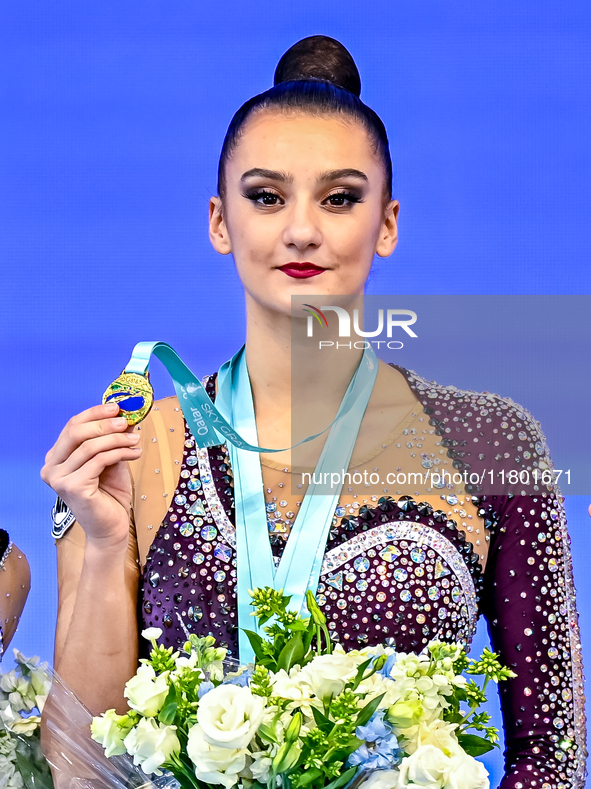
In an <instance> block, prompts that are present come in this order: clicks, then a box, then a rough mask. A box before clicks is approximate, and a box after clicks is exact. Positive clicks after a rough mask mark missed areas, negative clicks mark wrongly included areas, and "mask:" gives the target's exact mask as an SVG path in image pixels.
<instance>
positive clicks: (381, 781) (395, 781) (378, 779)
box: [359, 770, 400, 789]
mask: <svg viewBox="0 0 591 789" xmlns="http://www.w3.org/2000/svg"><path fill="white" fill-rule="evenodd" d="M399 786H400V773H399V772H398V770H376V771H375V772H373V773H371V774H370V776H369V778H368V779H367V780H366V781H364V782H363V783H362V784H360V786H359V789H398V787H399Z"/></svg>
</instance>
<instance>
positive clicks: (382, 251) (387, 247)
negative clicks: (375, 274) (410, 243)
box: [376, 200, 400, 258]
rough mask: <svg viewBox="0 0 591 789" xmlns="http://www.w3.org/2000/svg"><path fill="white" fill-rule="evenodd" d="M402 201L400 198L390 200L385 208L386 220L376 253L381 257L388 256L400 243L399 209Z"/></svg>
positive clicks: (381, 229)
mask: <svg viewBox="0 0 591 789" xmlns="http://www.w3.org/2000/svg"><path fill="white" fill-rule="evenodd" d="M399 210H400V203H399V202H398V200H390V202H389V203H388V205H387V206H386V209H385V214H384V221H383V223H382V227H381V228H380V235H379V237H378V243H377V244H376V254H377V255H379V256H380V257H381V258H387V257H388V256H389V255H391V254H392V252H394V250H395V249H396V244H397V243H398V211H399Z"/></svg>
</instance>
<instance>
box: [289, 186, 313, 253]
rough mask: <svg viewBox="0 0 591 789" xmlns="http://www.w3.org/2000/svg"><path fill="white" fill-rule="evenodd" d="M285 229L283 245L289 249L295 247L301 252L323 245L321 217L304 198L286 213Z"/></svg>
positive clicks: (294, 203) (297, 201)
mask: <svg viewBox="0 0 591 789" xmlns="http://www.w3.org/2000/svg"><path fill="white" fill-rule="evenodd" d="M283 215H284V217H285V220H286V221H285V227H284V229H283V243H284V244H285V246H287V247H294V248H296V249H297V250H298V251H299V252H304V251H305V250H306V249H308V248H310V247H311V248H313V249H315V248H317V247H319V246H320V244H321V243H322V232H321V229H320V225H319V217H318V216H317V214H316V212H315V211H314V206H313V205H312V204H311V202H310V201H309V200H308V199H306V198H305V197H302V198H301V199H298V200H294V202H293V203H292V205H291V206H290V207H289V209H288V210H287V211H285V212H284V214H283Z"/></svg>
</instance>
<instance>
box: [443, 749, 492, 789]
mask: <svg viewBox="0 0 591 789" xmlns="http://www.w3.org/2000/svg"><path fill="white" fill-rule="evenodd" d="M489 786H490V781H489V780H488V772H487V769H486V767H485V766H484V765H483V764H482V762H479V761H478V760H477V759H475V758H474V757H473V756H469V755H468V754H467V753H466V752H465V751H463V750H462V751H460V752H458V753H457V754H455V755H454V756H452V758H451V759H450V768H449V773H448V777H447V781H446V784H445V787H444V789H488V788H489Z"/></svg>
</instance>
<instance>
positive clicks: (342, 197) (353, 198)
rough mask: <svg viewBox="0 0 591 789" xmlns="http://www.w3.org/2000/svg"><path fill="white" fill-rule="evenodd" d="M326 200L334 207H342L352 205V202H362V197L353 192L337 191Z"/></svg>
mask: <svg viewBox="0 0 591 789" xmlns="http://www.w3.org/2000/svg"><path fill="white" fill-rule="evenodd" d="M326 200H327V202H328V204H329V205H331V206H333V207H334V208H340V207H342V206H346V205H351V204H352V203H361V202H362V200H361V198H360V197H358V196H357V195H356V194H353V193H352V192H335V193H334V194H332V195H329V196H328V197H327V198H326Z"/></svg>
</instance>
